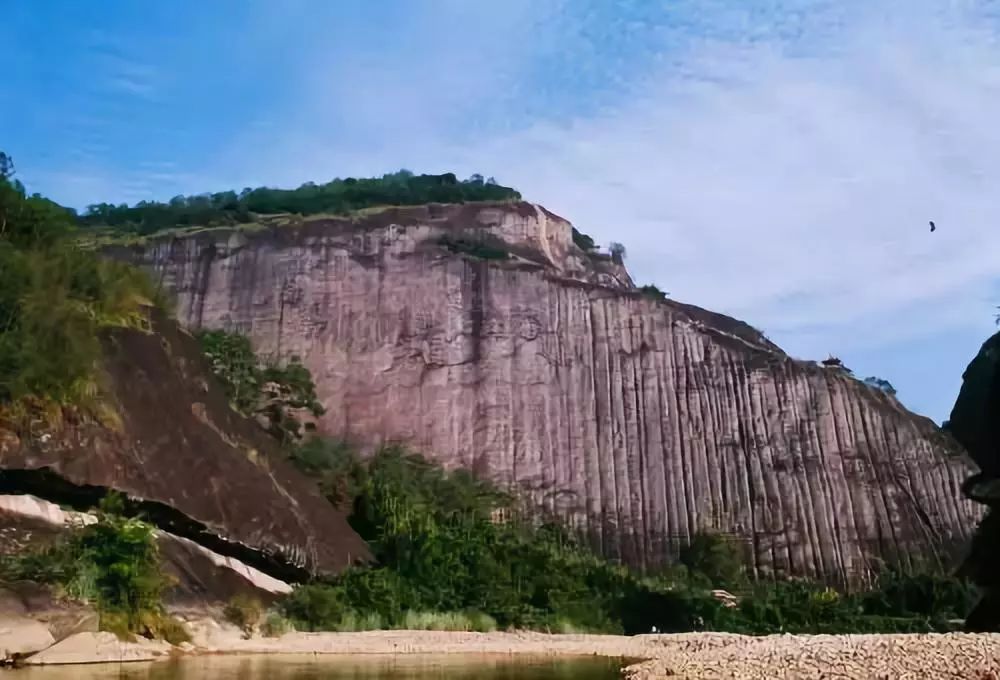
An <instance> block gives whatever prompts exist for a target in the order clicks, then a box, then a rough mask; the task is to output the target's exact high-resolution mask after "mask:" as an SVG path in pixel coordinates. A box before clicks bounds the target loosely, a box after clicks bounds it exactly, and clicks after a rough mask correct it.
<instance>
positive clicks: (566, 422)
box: [109, 203, 980, 583]
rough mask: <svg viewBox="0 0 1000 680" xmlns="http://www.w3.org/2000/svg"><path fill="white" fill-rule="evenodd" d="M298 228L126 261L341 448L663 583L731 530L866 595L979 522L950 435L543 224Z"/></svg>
mask: <svg viewBox="0 0 1000 680" xmlns="http://www.w3.org/2000/svg"><path fill="white" fill-rule="evenodd" d="M285 222H286V223H284V224H281V225H277V224H271V225H264V226H257V227H255V228H248V229H242V230H240V229H212V230H202V231H200V232H197V233H190V234H184V235H173V236H170V235H168V236H163V237H160V238H157V239H153V240H150V241H148V242H146V243H143V244H137V245H133V246H131V247H119V248H116V249H111V250H110V251H109V252H110V254H112V255H114V256H117V257H124V258H128V259H131V260H133V261H138V262H140V263H142V264H144V265H145V266H146V267H148V268H150V269H151V270H152V271H153V272H154V274H155V276H156V277H158V279H159V280H160V281H161V282H162V283H163V285H165V286H167V287H169V288H170V289H171V290H173V291H174V292H175V293H176V296H177V300H178V314H179V318H180V319H181V320H182V322H183V323H185V324H187V325H188V326H190V327H195V328H196V327H201V326H208V327H220V328H227V329H232V330H239V331H243V332H246V333H248V334H249V335H251V336H252V338H253V340H254V342H255V345H256V347H257V348H258V350H260V351H262V352H264V353H274V354H277V355H283V356H288V355H298V356H300V357H302V359H303V361H304V362H305V364H306V366H307V367H308V368H309V369H310V370H311V371H312V372H313V375H314V377H315V378H316V381H317V383H318V386H319V394H320V398H321V400H322V401H323V403H324V405H325V406H326V408H327V414H326V415H325V416H324V418H323V419H322V421H321V423H320V426H321V429H322V430H324V431H326V432H328V433H331V434H336V435H346V436H349V437H352V438H354V439H356V440H360V441H361V442H364V443H366V444H369V445H374V444H376V443H378V442H380V441H385V440H389V439H391V440H403V441H405V442H408V443H410V444H412V445H413V446H414V447H415V448H417V449H419V450H421V451H423V452H425V453H426V454H428V455H430V456H433V457H435V458H436V459H438V460H440V461H442V462H443V463H445V464H447V465H450V466H464V467H468V468H471V469H473V470H475V471H477V472H479V473H483V474H489V475H491V476H492V477H494V478H496V479H499V480H501V481H506V482H514V483H516V484H518V485H520V486H521V487H523V488H525V489H528V490H529V491H530V493H531V494H532V495H533V496H534V498H535V499H536V501H537V502H538V503H539V504H540V505H542V506H544V507H545V508H548V509H550V510H554V511H557V512H559V513H560V514H562V515H563V516H565V517H567V518H569V519H570V520H571V521H573V522H574V523H575V524H576V525H577V526H579V527H580V528H581V529H584V530H585V531H587V532H588V533H589V534H590V536H591V537H592V539H593V540H594V542H595V543H596V544H597V545H598V546H599V547H600V548H601V550H603V552H604V553H605V554H607V555H609V556H611V557H620V558H622V559H624V560H626V561H628V562H630V563H632V564H635V565H640V566H653V565H656V564H659V563H662V562H664V561H665V560H667V559H669V558H670V557H671V556H672V555H675V554H676V552H677V550H678V549H679V548H680V546H682V545H683V544H684V543H685V542H686V541H687V540H688V538H689V537H690V536H691V535H692V534H693V533H695V532H698V531H705V530H707V531H720V532H724V533H727V534H730V535H732V536H733V537H735V538H736V539H738V540H740V541H741V542H742V544H743V545H745V548H746V550H747V553H748V557H750V559H751V560H752V564H753V565H754V567H755V569H756V570H757V573H758V574H760V575H768V574H776V575H803V576H814V577H822V578H826V579H828V580H831V581H834V582H854V583H857V582H858V581H862V580H865V579H867V578H869V576H870V574H871V570H872V569H873V568H874V567H875V566H876V565H877V563H878V561H879V560H886V561H888V562H890V563H895V562H901V563H902V564H903V565H908V564H910V563H911V562H913V561H915V560H918V559H919V560H926V561H930V562H931V563H937V564H943V563H945V562H949V561H950V560H951V559H952V558H953V557H955V556H956V552H957V550H958V549H957V546H959V545H961V544H963V543H964V541H966V540H967V539H968V537H969V535H970V533H971V530H972V528H973V527H974V526H975V524H976V522H977V521H978V519H979V517H980V512H979V511H978V510H977V508H976V506H975V505H974V504H973V503H971V502H969V501H967V500H964V499H963V498H962V496H961V493H960V487H961V484H962V481H963V480H964V479H965V478H966V477H968V476H969V475H970V474H971V464H970V463H969V461H968V460H967V459H966V458H964V457H963V455H962V454H961V453H960V451H959V450H958V447H956V446H955V445H954V444H953V443H951V441H950V440H949V439H948V437H947V436H945V435H943V434H941V433H940V432H939V431H938V430H937V428H936V427H935V426H934V424H933V423H932V422H931V421H929V420H927V419H925V418H922V417H918V416H915V415H914V414H912V413H909V412H908V411H906V410H905V409H904V408H903V407H902V406H901V405H900V404H899V403H898V402H896V401H895V400H894V399H893V398H891V397H889V396H887V395H885V394H883V393H882V392H879V391H877V390H875V389H872V388H869V387H866V386H864V385H862V384H861V383H859V382H858V381H856V380H853V379H852V378H850V377H848V376H846V375H845V374H843V373H842V372H840V371H839V370H837V369H826V368H822V367H820V366H817V365H815V364H813V363H811V362H801V361H796V360H793V359H791V358H789V357H788V356H786V355H785V354H784V353H783V352H782V351H781V350H780V349H779V348H778V347H776V346H775V345H773V344H772V343H770V342H769V341H768V340H767V339H766V338H764V337H763V336H762V335H761V334H760V333H758V332H757V331H755V330H754V329H753V328H751V327H749V326H747V325H746V324H743V323H742V322H739V321H736V320H734V319H731V318H728V317H724V316H722V315H718V314H714V313H711V312H708V311H706V310H702V309H700V308H697V307H693V306H691V305H685V304H680V303H676V302H673V301H669V300H668V301H658V300H654V299H650V298H649V297H645V296H643V295H641V294H640V293H639V292H638V291H636V290H635V288H634V287H633V285H632V282H631V280H630V279H629V277H628V274H627V273H626V272H625V271H624V269H623V268H622V267H621V266H620V265H618V264H616V263H615V262H613V261H611V260H610V259H608V258H606V257H599V256H595V255H590V254H587V253H584V252H583V251H581V250H580V249H578V248H577V247H576V246H574V245H573V242H572V238H571V227H570V225H569V223H567V222H566V221H565V220H562V219H561V218H559V217H557V216H555V215H553V214H552V213H550V212H548V211H546V210H544V209H543V208H540V207H537V206H534V205H530V204H526V203H516V204H497V205H483V204H479V205H474V204H467V205H464V206H438V205H431V206H423V207H418V208H399V209H388V210H384V211H370V212H369V214H368V215H366V216H363V217H356V218H353V219H351V218H314V219H307V220H301V219H299V220H290V219H289V220H285ZM442 236H447V237H448V238H449V239H451V240H452V241H453V240H454V239H455V238H456V237H458V238H461V239H466V240H473V241H474V240H475V239H487V240H489V241H490V242H500V241H503V242H505V243H506V244H507V247H508V248H509V250H510V251H512V252H513V253H514V257H512V258H510V259H508V260H489V261H487V260H483V259H479V258H476V257H473V256H470V255H467V254H456V253H454V252H451V251H450V250H449V249H447V248H445V247H443V246H442V245H441V237H442Z"/></svg>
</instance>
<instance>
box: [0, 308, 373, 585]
mask: <svg viewBox="0 0 1000 680" xmlns="http://www.w3.org/2000/svg"><path fill="white" fill-rule="evenodd" d="M154 327H155V330H156V332H155V333H148V334H147V333H142V332H139V331H134V330H116V331H114V332H111V333H109V334H108V335H107V336H106V337H105V338H104V347H105V359H104V361H103V365H102V369H103V370H102V373H103V380H102V382H103V384H104V387H105V393H106V394H105V397H104V398H105V400H106V402H107V403H108V406H109V410H111V411H113V412H114V413H116V414H117V417H118V419H119V422H117V423H105V424H101V423H98V422H94V421H92V420H83V419H74V418H63V419H62V420H61V421H53V422H40V421H39V422H35V423H33V426H32V428H31V432H21V433H19V434H17V435H16V434H14V433H12V432H4V431H3V429H2V428H0V494H5V493H16V494H34V495H36V496H40V497H41V498H44V499H46V500H49V501H53V502H56V503H59V504H67V505H70V506H74V507H76V508H78V509H81V510H84V509H88V508H90V507H92V506H93V505H95V504H96V502H97V501H98V500H99V499H100V498H101V497H102V496H103V495H104V494H105V493H106V492H107V491H108V490H114V491H118V492H121V493H122V494H124V495H125V496H126V497H127V499H128V501H129V502H130V503H131V505H132V506H133V509H134V510H136V511H139V512H141V513H142V514H143V515H145V516H146V517H147V518H148V519H149V520H150V521H151V522H153V523H154V524H156V525H157V526H158V527H159V528H160V529H163V530H165V531H168V532H170V533H172V534H175V535H178V536H181V537H183V538H185V539H189V540H193V541H195V542H196V543H198V544H200V545H202V546H204V547H206V548H209V549H211V550H212V551H214V552H216V553H218V554H220V555H222V556H226V557H232V558H235V559H237V560H241V561H243V562H245V563H246V564H248V565H250V566H253V567H255V568H257V569H259V570H260V571H262V572H264V573H266V574H269V575H272V576H276V577H278V578H282V579H289V580H302V579H305V578H307V577H308V576H309V575H312V574H318V573H326V574H330V573H336V572H337V571H339V570H341V569H343V568H345V567H346V566H348V565H349V564H351V563H352V562H355V561H358V560H364V559H367V558H368V556H369V552H368V548H367V546H366V545H365V543H364V542H363V541H362V540H361V538H360V537H359V536H358V535H357V534H356V533H355V532H354V531H353V530H352V529H351V528H350V526H349V525H348V523H347V520H346V519H345V517H344V516H343V514H342V513H340V512H339V511H337V510H335V509H334V508H333V507H332V506H331V505H330V504H329V503H328V502H327V501H326V499H325V498H324V497H323V496H322V495H321V494H320V493H319V490H318V489H317V488H316V486H315V484H313V483H312V482H311V481H310V480H308V479H307V478H305V477H304V476H302V475H301V474H299V473H298V472H297V471H296V470H295V469H294V468H293V467H292V466H291V465H290V464H289V463H288V462H286V461H285V460H284V456H283V455H282V454H281V452H280V451H279V450H278V446H277V443H276V442H275V441H273V440H272V439H271V438H270V437H269V436H268V435H267V434H266V433H264V431H263V430H262V429H261V428H260V427H258V426H257V425H256V424H255V423H253V422H251V421H250V420H248V419H246V418H244V417H242V416H240V415H238V414H237V413H236V412H235V411H233V410H232V409H231V408H230V407H229V404H228V400H227V398H226V396H225V394H224V392H223V390H222V387H221V386H220V385H218V384H216V383H215V381H214V379H213V378H212V377H211V373H210V372H209V369H208V365H207V362H206V360H205V358H204V357H203V356H202V354H201V350H200V348H199V347H198V344H197V342H196V341H195V339H194V338H192V337H190V336H189V335H188V334H187V333H185V332H184V331H182V330H181V329H180V328H179V327H178V326H177V324H176V323H175V322H173V321H168V320H165V319H156V323H155V324H154Z"/></svg>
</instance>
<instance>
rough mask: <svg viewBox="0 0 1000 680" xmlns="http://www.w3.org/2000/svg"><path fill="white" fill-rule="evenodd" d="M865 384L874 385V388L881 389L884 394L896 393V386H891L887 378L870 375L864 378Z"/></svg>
mask: <svg viewBox="0 0 1000 680" xmlns="http://www.w3.org/2000/svg"><path fill="white" fill-rule="evenodd" d="M864 382H865V384H866V385H868V386H869V387H874V388H875V389H878V390H882V391H883V392H885V393H886V394H896V388H895V387H893V386H892V383H890V382H889V381H888V380H883V379H882V378H878V377H875V376H874V375H870V376H868V377H867V378H865V380H864Z"/></svg>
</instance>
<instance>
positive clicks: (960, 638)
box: [28, 619, 1000, 680]
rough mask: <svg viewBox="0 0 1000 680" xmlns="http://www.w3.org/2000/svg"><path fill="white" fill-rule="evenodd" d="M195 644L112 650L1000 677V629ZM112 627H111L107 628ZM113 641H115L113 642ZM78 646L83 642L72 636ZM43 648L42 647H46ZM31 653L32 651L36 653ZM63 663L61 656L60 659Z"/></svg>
mask: <svg viewBox="0 0 1000 680" xmlns="http://www.w3.org/2000/svg"><path fill="white" fill-rule="evenodd" d="M188 628H189V630H190V631H191V633H192V644H191V645H187V644H186V645H184V648H183V649H181V648H173V649H169V646H167V649H166V650H165V649H164V648H163V646H162V643H159V645H154V646H157V648H156V649H152V648H151V647H150V646H149V645H146V644H138V645H135V647H134V648H133V649H131V650H130V649H129V648H130V647H131V646H130V645H128V644H126V645H124V647H123V648H117V647H116V648H115V649H113V650H111V651H110V652H109V651H108V649H110V647H108V648H107V649H105V650H104V656H105V657H107V655H108V654H111V655H112V656H113V657H116V658H115V659H109V658H97V657H98V656H100V655H98V654H96V652H97V650H96V649H95V650H94V651H95V658H93V659H91V660H92V661H106V660H117V659H119V658H133V659H135V660H139V659H140V658H144V655H145V658H150V659H152V658H166V657H168V656H171V655H174V654H240V655H258V654H267V655H271V654H282V655H284V654H288V655H315V654H331V655H416V654H419V655H441V654H455V655H459V654H461V655H463V656H464V657H465V658H466V659H467V658H468V656H469V655H484V656H497V655H510V654H516V655H525V656H536V657H537V656H591V655H599V656H608V657H616V658H626V659H645V661H641V662H637V663H635V664H633V665H632V666H630V667H628V668H627V669H626V671H625V675H626V676H627V677H628V678H631V679H632V680H651V679H652V678H666V677H671V678H687V679H689V680H703V679H722V678H732V679H736V678H739V679H741V680H756V679H764V678H767V679H771V678H783V679H787V680H792V679H796V680H798V679H802V680H807V679H809V680H811V679H813V678H816V679H819V678H824V679H829V678H837V679H840V680H854V679H858V680H860V679H862V678H864V679H865V680H869V679H884V680H888V679H890V678H892V679H897V678H898V679H900V680H904V679H905V680H914V679H916V678H928V679H931V678H933V679H935V680H960V679H961V680H1000V634H994V635H971V634H948V635H840V636H833V635H817V636H793V635H785V636H770V637H758V638H754V637H745V636H740V635H728V634H718V633H688V634H683V635H639V636H635V637H623V636H614V635H545V634H541V633H528V632H524V633H449V632H436V631H372V632H365V633H289V634H287V635H284V636H282V637H280V638H261V637H254V638H251V639H244V638H243V636H242V635H241V634H240V632H239V631H238V630H237V629H236V628H235V627H233V626H229V625H227V624H219V623H217V622H215V621H212V620H208V619H203V620H197V621H191V622H189V623H188ZM94 635H95V634H93V633H83V634H80V637H79V638H78V639H77V640H76V641H75V643H74V644H75V650H74V652H73V653H74V654H75V656H72V657H67V656H66V655H65V653H64V652H59V650H58V648H59V647H60V645H65V643H68V642H70V641H72V638H71V639H70V640H67V641H64V643H57V645H56V646H55V647H53V648H52V650H50V651H49V654H50V658H53V659H58V658H60V654H62V655H63V658H74V661H75V662H81V661H85V660H86V659H85V657H86V651H87V646H88V641H89V640H90V638H88V637H87V636H94ZM101 635H105V636H106V635H107V634H101ZM108 644H109V642H108V641H105V645H108ZM69 646H70V647H72V646H73V645H69ZM44 654H45V652H42V654H41V655H39V656H42V655H44ZM28 662H29V663H30V662H31V661H30V659H29V661H28ZM55 663H59V661H55Z"/></svg>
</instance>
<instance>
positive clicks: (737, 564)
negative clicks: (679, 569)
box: [680, 533, 745, 588]
mask: <svg viewBox="0 0 1000 680" xmlns="http://www.w3.org/2000/svg"><path fill="white" fill-rule="evenodd" d="M680 561H681V564H683V565H684V566H685V567H687V568H688V570H689V571H690V572H691V574H692V575H693V576H698V575H701V576H703V577H705V579H707V581H708V582H709V583H710V584H711V585H712V586H713V587H715V588H733V587H736V586H738V585H740V584H742V583H743V582H744V581H745V576H744V573H743V559H742V557H741V555H740V553H739V551H738V549H737V548H736V547H735V546H734V545H733V544H732V543H731V542H729V541H727V540H725V539H724V538H722V537H721V536H718V535H715V534H706V533H699V534H695V535H694V536H693V537H692V539H691V542H690V543H689V544H688V545H687V546H685V547H684V548H683V549H682V550H681V553H680Z"/></svg>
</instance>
